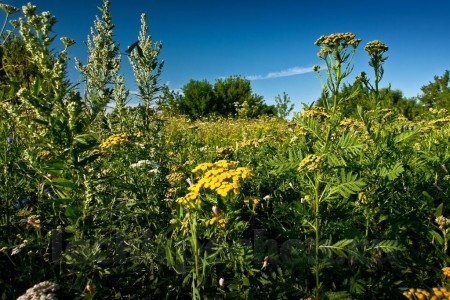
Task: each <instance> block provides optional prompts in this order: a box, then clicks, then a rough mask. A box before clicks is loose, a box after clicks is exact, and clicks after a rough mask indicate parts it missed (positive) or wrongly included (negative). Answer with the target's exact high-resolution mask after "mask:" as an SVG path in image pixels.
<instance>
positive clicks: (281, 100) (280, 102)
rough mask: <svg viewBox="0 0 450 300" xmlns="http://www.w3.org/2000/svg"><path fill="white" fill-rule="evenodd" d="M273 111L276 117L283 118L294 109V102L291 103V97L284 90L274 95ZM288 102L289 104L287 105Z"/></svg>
mask: <svg viewBox="0 0 450 300" xmlns="http://www.w3.org/2000/svg"><path fill="white" fill-rule="evenodd" d="M275 103H276V104H275V111H276V115H277V117H279V118H281V119H284V118H286V117H287V116H289V114H290V113H291V112H292V110H293V109H294V104H290V103H291V98H290V97H289V95H288V94H287V93H286V92H283V95H282V96H281V95H277V96H276V97H275ZM289 104H290V105H289Z"/></svg>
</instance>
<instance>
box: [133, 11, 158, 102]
mask: <svg viewBox="0 0 450 300" xmlns="http://www.w3.org/2000/svg"><path fill="white" fill-rule="evenodd" d="M161 48H162V44H161V43H160V42H156V43H153V41H152V37H151V36H150V35H149V34H148V26H147V18H146V15H145V14H142V15H141V30H140V32H139V37H138V41H137V42H135V43H133V44H132V45H131V46H130V47H129V48H128V50H127V53H128V59H129V61H130V64H131V67H132V69H133V73H134V77H135V80H136V83H137V86H138V90H139V93H138V96H139V98H140V99H141V101H142V102H143V104H144V105H145V107H146V109H147V110H149V109H150V107H151V105H152V100H153V98H154V96H155V93H156V92H157V91H159V87H158V78H159V76H160V74H161V72H162V67H163V65H164V63H163V62H159V61H158V55H159V53H160V51H161Z"/></svg>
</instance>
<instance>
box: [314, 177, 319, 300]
mask: <svg viewBox="0 0 450 300" xmlns="http://www.w3.org/2000/svg"><path fill="white" fill-rule="evenodd" d="M319 189H320V176H319V175H318V176H317V177H316V186H315V202H314V206H315V207H314V228H315V231H316V232H315V233H316V239H315V262H314V263H315V265H316V267H315V273H316V274H315V275H316V299H319V295H320V291H319V286H320V278H319V275H320V274H319V271H320V270H319V242H320V227H319V226H320V222H319V217H320V215H319V206H320V203H319V201H320V191H319Z"/></svg>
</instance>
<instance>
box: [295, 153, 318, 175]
mask: <svg viewBox="0 0 450 300" xmlns="http://www.w3.org/2000/svg"><path fill="white" fill-rule="evenodd" d="M322 161H323V155H316V154H308V155H307V156H306V157H305V158H304V159H302V161H301V162H300V164H299V165H298V170H299V171H303V170H307V171H310V172H311V171H314V170H316V169H318V168H319V166H320V163H321V162H322Z"/></svg>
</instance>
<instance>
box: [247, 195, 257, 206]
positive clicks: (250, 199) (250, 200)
mask: <svg viewBox="0 0 450 300" xmlns="http://www.w3.org/2000/svg"><path fill="white" fill-rule="evenodd" d="M260 200H261V199H260V198H259V197H255V196H253V197H246V198H245V199H244V203H245V204H247V205H248V204H252V205H257V204H258V203H259V201H260Z"/></svg>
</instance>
